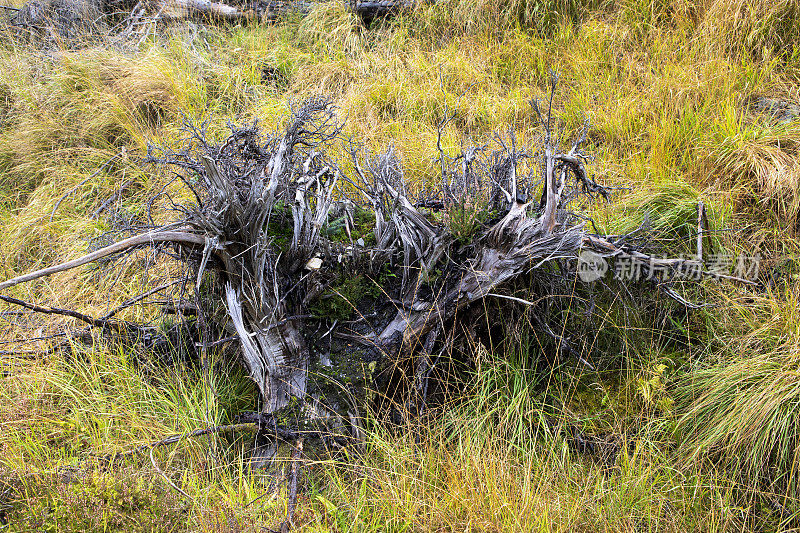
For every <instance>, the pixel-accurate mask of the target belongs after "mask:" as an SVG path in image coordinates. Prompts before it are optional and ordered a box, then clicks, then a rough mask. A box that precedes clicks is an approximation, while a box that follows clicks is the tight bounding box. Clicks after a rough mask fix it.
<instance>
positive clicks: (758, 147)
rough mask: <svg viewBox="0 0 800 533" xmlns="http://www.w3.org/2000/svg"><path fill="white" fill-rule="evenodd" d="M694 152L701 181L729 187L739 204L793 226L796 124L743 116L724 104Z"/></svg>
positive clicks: (799, 136)
mask: <svg viewBox="0 0 800 533" xmlns="http://www.w3.org/2000/svg"><path fill="white" fill-rule="evenodd" d="M698 152H699V155H700V157H701V161H702V163H701V165H700V167H699V172H700V173H701V175H700V179H701V180H702V181H703V182H705V183H708V184H713V185H715V186H716V187H718V188H724V189H726V190H728V191H730V196H731V197H732V198H734V199H736V201H737V202H738V203H739V206H740V207H741V208H742V210H744V211H750V212H751V213H753V212H755V213H758V214H759V215H760V217H763V218H764V219H768V220H770V221H771V222H772V223H774V224H777V225H778V226H779V227H783V228H785V229H788V230H790V231H796V230H797V228H798V226H797V221H798V216H800V163H798V160H799V159H798V158H799V157H800V125H798V124H797V123H788V124H776V123H764V122H751V121H747V120H746V117H745V115H744V113H741V112H739V111H737V110H735V109H733V108H731V107H728V106H726V107H725V108H723V111H722V114H721V116H720V117H719V119H718V121H716V122H715V124H714V126H713V127H712V129H711V132H710V135H708V137H707V138H705V139H704V140H703V141H702V143H701V144H700V145H699V147H698ZM772 213H774V215H771V214H772Z"/></svg>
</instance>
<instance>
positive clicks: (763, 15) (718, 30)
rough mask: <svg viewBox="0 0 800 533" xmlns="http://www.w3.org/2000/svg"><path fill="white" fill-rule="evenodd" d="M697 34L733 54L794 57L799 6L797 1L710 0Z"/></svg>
mask: <svg viewBox="0 0 800 533" xmlns="http://www.w3.org/2000/svg"><path fill="white" fill-rule="evenodd" d="M698 34H699V37H700V38H701V39H703V40H704V41H705V44H706V45H707V46H710V47H711V48H716V49H719V50H722V51H724V52H725V53H728V54H731V55H734V56H736V55H752V56H754V57H757V58H764V57H770V56H774V55H782V56H789V57H791V56H792V55H793V54H794V50H795V49H796V47H797V46H798V43H800V5H798V4H797V2H795V1H794V0H712V1H708V0H707V5H706V9H705V13H704V16H703V19H702V21H701V23H700V26H699V28H698Z"/></svg>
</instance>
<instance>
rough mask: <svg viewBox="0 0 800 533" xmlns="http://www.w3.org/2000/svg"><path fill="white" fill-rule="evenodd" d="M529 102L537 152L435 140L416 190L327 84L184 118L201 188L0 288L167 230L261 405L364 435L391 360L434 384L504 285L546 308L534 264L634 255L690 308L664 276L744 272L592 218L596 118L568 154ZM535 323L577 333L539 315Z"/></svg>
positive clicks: (160, 158)
mask: <svg viewBox="0 0 800 533" xmlns="http://www.w3.org/2000/svg"><path fill="white" fill-rule="evenodd" d="M555 89H556V78H555V76H554V79H553V86H552V92H553V93H554V92H555ZM551 105H552V103H551ZM550 107H551V106H550ZM533 111H534V113H536V115H537V116H538V118H539V120H540V122H541V124H542V127H543V129H544V132H545V133H544V139H543V141H542V142H543V146H542V147H541V148H540V149H539V150H534V149H526V150H520V149H518V148H517V146H516V144H517V143H516V139H515V138H514V136H513V135H511V136H510V138H507V139H504V138H501V137H497V138H496V142H497V144H498V149H497V150H495V151H493V152H489V151H488V149H487V146H484V147H466V148H464V149H463V150H462V151H461V153H459V154H457V155H455V156H448V155H446V154H445V153H444V150H443V149H441V143H439V147H440V163H441V172H442V176H441V180H440V183H441V188H440V190H436V191H433V192H432V191H430V190H427V192H426V193H425V194H417V195H414V194H412V193H411V192H410V191H409V187H408V185H407V183H406V182H405V178H404V175H403V168H402V164H401V162H400V159H399V157H397V155H396V154H395V153H394V151H393V150H388V151H387V152H385V153H382V154H379V155H377V156H372V155H370V154H368V153H366V152H365V151H364V150H363V149H362V148H361V147H359V146H357V145H356V144H355V143H353V142H352V140H349V139H344V138H342V136H341V129H342V124H341V123H340V122H339V121H338V119H337V117H336V114H335V108H334V107H333V105H332V103H331V102H330V101H329V100H328V99H327V98H313V99H310V100H308V101H306V102H304V103H303V104H301V105H297V106H294V107H292V109H291V114H290V117H289V120H288V122H287V125H286V127H285V129H284V130H283V131H280V132H277V133H275V134H273V135H266V136H265V135H264V134H263V133H262V132H260V131H259V130H258V129H257V128H256V127H255V126H249V127H244V128H234V129H233V130H232V133H231V135H230V136H229V137H228V139H226V140H225V141H224V142H223V143H222V144H220V145H213V144H211V143H209V142H208V141H207V139H206V137H205V133H204V131H203V130H202V129H197V128H196V127H194V126H193V125H191V124H187V130H188V131H189V134H190V138H189V139H188V144H187V146H188V148H186V149H184V150H183V151H181V152H169V151H168V152H163V153H160V152H159V153H156V152H153V153H151V154H150V161H152V162H154V163H157V164H161V165H171V166H174V167H179V169H182V170H181V171H182V172H183V174H182V175H183V177H184V179H185V184H186V186H187V187H188V188H190V189H191V190H192V192H193V193H194V197H195V198H196V200H197V201H196V203H195V204H194V205H188V206H183V207H182V208H181V209H180V210H179V211H177V212H178V213H180V216H179V219H178V220H176V221H175V222H174V223H173V224H170V225H169V226H165V227H164V228H162V229H156V230H151V231H149V232H147V233H144V234H142V235H138V236H135V237H132V238H129V239H126V240H124V241H120V242H119V243H116V244H114V245H111V246H109V247H106V248H103V249H101V250H98V251H96V252H93V253H91V254H88V255H86V256H84V257H81V258H79V259H76V260H73V261H69V262H67V263H64V264H61V265H56V266H53V267H49V268H46V269H43V270H40V271H37V272H33V273H30V274H25V275H21V276H18V277H16V278H13V279H11V280H8V281H6V282H3V283H0V289H6V288H9V287H12V286H13V285H16V284H19V283H23V282H26V281H30V280H33V279H36V278H39V277H42V276H46V275H50V274H54V273H56V272H62V271H65V270H68V269H73V268H77V267H80V266H82V265H85V264H87V263H89V262H91V261H95V260H98V259H100V258H103V257H107V256H108V255H110V254H118V253H122V252H125V251H127V250H130V249H132V248H135V247H140V246H142V245H147V244H155V243H171V244H173V245H174V246H176V247H177V248H178V249H179V251H180V253H179V254H177V255H174V256H173V257H175V258H176V259H179V260H182V261H185V262H186V264H188V265H189V266H190V267H191V273H190V275H189V277H190V279H192V280H195V284H196V286H197V288H198V289H199V288H200V287H205V290H203V291H198V294H201V293H202V294H203V295H204V296H203V298H205V300H204V301H200V300H199V299H198V303H199V306H200V307H199V308H198V315H201V316H202V315H203V311H202V306H204V305H210V306H212V307H213V306H214V304H221V305H222V306H223V307H224V309H225V311H226V313H227V316H228V326H227V330H228V331H227V332H225V333H224V335H222V340H219V339H210V342H209V343H206V342H205V341H204V346H210V345H214V344H221V343H223V342H226V341H228V340H230V337H234V338H238V340H239V345H240V353H241V360H242V362H243V364H244V365H245V366H246V368H247V370H248V371H249V374H250V377H251V378H252V380H253V382H254V383H255V384H256V386H257V387H258V389H259V391H260V393H261V400H262V401H261V412H262V413H264V414H268V415H273V414H275V415H276V416H277V415H278V414H279V413H280V412H281V411H282V410H284V409H295V408H297V411H296V414H302V416H301V419H305V420H317V421H324V422H325V424H326V425H327V427H334V428H335V427H338V428H340V429H341V428H343V427H345V426H349V427H350V428H351V432H352V433H356V434H357V432H358V420H359V418H360V417H361V416H362V414H363V413H361V410H362V409H363V408H364V407H365V406H367V405H368V404H369V401H370V400H369V399H370V398H373V397H374V394H373V392H374V391H376V390H377V391H378V392H379V394H385V395H391V394H392V393H391V392H390V391H389V390H388V389H387V387H388V386H389V383H390V382H392V381H393V380H394V379H395V378H393V377H392V376H394V374H393V372H394V370H393V369H396V368H398V365H402V364H403V363H402V362H403V361H412V368H410V369H409V372H408V373H407V375H409V376H410V381H412V382H413V383H412V384H411V385H409V387H408V388H409V389H413V390H416V394H422V395H426V394H427V390H428V376H429V374H430V371H431V367H432V366H433V365H434V362H433V361H435V358H436V354H439V353H442V352H443V351H444V350H446V349H447V348H448V346H450V347H452V346H453V343H454V342H455V340H456V339H455V337H456V336H457V335H458V334H457V333H456V328H455V323H456V321H458V320H459V317H460V316H462V315H468V314H469V313H470V312H473V311H474V312H481V311H480V310H481V309H482V308H481V307H480V302H481V301H482V300H484V299H485V298H494V297H496V296H501V297H506V298H508V300H510V301H516V302H520V303H525V304H526V305H528V304H530V305H535V304H534V303H532V302H528V301H527V300H523V299H520V298H517V297H515V296H513V295H511V294H508V292H507V291H508V290H509V288H511V287H513V286H514V283H515V282H516V281H517V280H519V279H521V277H522V276H523V275H525V276H530V275H532V274H535V273H537V272H560V273H561V274H560V275H561V276H563V277H565V278H574V268H575V264H576V260H577V258H578V256H579V254H581V253H582V252H584V251H587V250H588V251H591V252H593V253H594V254H596V255H597V256H600V257H604V258H608V259H612V258H613V259H614V260H620V259H621V258H622V259H625V260H627V261H630V262H633V263H635V264H636V265H637V266H638V267H639V268H640V269H641V271H642V273H643V274H645V275H646V277H649V278H651V279H653V280H655V281H657V287H658V288H660V289H663V290H664V291H665V294H667V295H668V296H671V297H673V298H674V299H676V300H677V301H679V302H680V303H681V304H683V305H690V304H689V302H687V301H686V300H684V299H683V298H681V297H680V296H679V295H678V294H677V292H675V291H674V290H673V289H672V288H671V287H670V285H669V277H670V272H675V271H677V270H679V269H682V268H691V269H693V270H694V271H695V272H698V273H699V274H701V275H704V276H712V277H727V278H729V279H736V280H738V281H744V282H747V280H739V279H738V278H734V277H732V276H722V275H719V274H716V273H711V272H707V271H704V270H703V265H702V259H701V258H699V259H698V260H685V259H670V258H656V257H653V256H651V255H649V254H648V253H646V251H645V250H642V249H637V248H636V247H635V246H633V245H632V244H630V242H628V241H627V240H626V239H625V237H624V236H623V237H619V236H617V237H614V236H605V235H598V234H596V233H592V232H590V231H589V229H588V227H587V224H586V222H585V217H583V216H577V215H575V214H573V212H572V211H571V204H572V202H573V201H574V200H575V199H576V198H585V199H589V200H592V199H595V198H597V197H602V198H605V199H608V196H609V192H610V189H608V188H607V187H604V186H602V185H600V184H598V183H596V182H595V181H594V180H593V179H592V178H591V177H590V176H589V175H588V173H587V169H586V165H585V162H586V161H587V160H588V157H587V156H586V155H585V154H584V153H583V152H582V151H581V148H582V145H583V143H584V141H585V139H586V132H587V130H588V123H587V124H586V125H585V126H584V128H583V130H582V131H581V133H580V135H579V136H578V138H577V139H576V140H575V141H574V142H573V143H572V144H571V145H570V148H569V150H567V151H566V152H562V151H561V150H560V149H559V147H558V146H559V145H558V143H557V140H556V139H554V138H553V136H552V134H551V131H552V126H551V122H552V117H551V116H550V111H549V110H548V113H547V115H548V116H547V117H546V118H545V116H544V114H543V113H542V112H540V109H539V106H538V104H536V103H534V105H533ZM442 124H443V125H444V124H446V121H443V122H442ZM343 161H344V162H343ZM523 161H527V163H526V164H525V165H523ZM570 268H572V269H573V275H570V274H569V272H568V270H569V269H570ZM656 271H658V272H659V275H658V276H656ZM359 284H360V285H359ZM601 286H604V285H602V284H601ZM198 298H199V297H198ZM495 318H497V317H494V318H491V317H490V318H489V319H488V320H493V319H495ZM90 323H91V322H90ZM535 325H538V326H537V327H540V328H541V329H542V331H543V332H545V333H546V334H547V335H549V336H551V337H552V338H553V339H554V341H555V342H556V343H557V344H558V345H562V344H564V343H565V342H566V340H565V338H564V337H563V336H561V335H558V334H556V333H554V331H553V328H551V327H550V326H549V325H548V324H547V316H546V315H545V314H544V312H543V313H542V314H540V315H539V316H537V317H536V320H535ZM217 341H219V342H217ZM560 347H561V348H563V346H560ZM579 356H580V355H579ZM580 360H581V361H584V362H585V359H583V358H582V356H581V359H580ZM587 364H588V363H587ZM371 391H372V392H371ZM395 400H397V399H395ZM424 400H425V399H424V397H423V398H422V401H421V402H417V403H418V405H423V404H424ZM396 403H397V402H396ZM411 403H414V402H411ZM406 405H410V404H408V403H406ZM420 410H421V408H420Z"/></svg>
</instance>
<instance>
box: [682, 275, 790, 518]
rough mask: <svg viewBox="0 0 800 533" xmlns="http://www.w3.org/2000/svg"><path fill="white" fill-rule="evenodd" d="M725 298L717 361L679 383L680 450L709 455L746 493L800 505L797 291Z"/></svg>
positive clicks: (698, 457)
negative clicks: (736, 299)
mask: <svg viewBox="0 0 800 533" xmlns="http://www.w3.org/2000/svg"><path fill="white" fill-rule="evenodd" d="M748 300H749V301H748V303H747V305H745V304H743V303H737V302H734V301H729V302H728V304H727V305H728V306H729V309H730V312H729V313H726V315H727V317H728V321H727V323H720V322H718V323H717V327H718V328H720V329H721V331H724V332H725V333H724V334H721V335H720V338H719V341H720V342H722V343H725V344H726V349H725V350H724V355H722V356H720V357H719V359H718V360H717V361H716V362H712V363H710V364H709V363H706V364H702V365H701V366H700V367H699V368H697V369H696V370H694V371H693V372H691V373H688V374H686V375H685V376H684V377H683V378H682V379H681V380H680V383H679V389H678V391H679V392H678V395H677V400H678V404H679V405H680V406H681V410H682V413H683V414H682V417H681V418H680V420H679V422H678V425H677V434H678V435H679V436H680V437H679V438H680V440H681V449H682V452H683V453H684V454H685V455H686V456H688V457H690V458H691V459H693V460H701V459H706V458H711V459H713V460H715V461H717V462H719V464H721V465H723V466H724V468H725V469H726V470H727V471H728V472H729V474H730V475H731V476H733V478H734V479H735V480H737V481H738V482H739V483H741V486H742V488H743V489H744V490H745V491H746V492H748V493H749V494H750V495H751V496H752V495H757V496H758V495H760V496H766V497H767V499H768V500H770V501H772V502H774V501H780V505H782V506H784V507H786V508H787V509H788V510H790V512H791V513H798V512H800V507H798V501H797V498H796V495H797V494H798V490H800V446H798V440H797V428H798V425H799V424H800V418H798V417H800V326H799V325H800V316H798V309H800V296H798V292H797V290H796V289H795V288H787V287H786V286H784V287H782V288H780V289H778V290H777V291H776V292H774V293H768V294H767V295H766V296H761V297H752V296H751V297H749V298H748Z"/></svg>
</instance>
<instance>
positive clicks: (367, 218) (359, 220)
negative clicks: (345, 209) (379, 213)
mask: <svg viewBox="0 0 800 533" xmlns="http://www.w3.org/2000/svg"><path fill="white" fill-rule="evenodd" d="M353 223H354V226H353V227H352V228H350V235H349V236H348V235H347V229H346V227H345V226H346V221H345V216H344V215H342V216H340V217H338V218H334V219H333V220H329V221H328V223H327V224H326V225H325V227H324V228H323V230H322V231H323V234H324V235H325V236H326V237H327V238H328V239H330V240H331V241H333V242H341V243H344V242H350V238H352V239H353V241H357V240H358V239H362V238H363V239H364V242H365V243H366V244H371V243H374V242H375V233H374V229H375V213H373V212H372V211H370V210H368V209H364V208H362V207H360V206H356V208H355V210H354V211H353Z"/></svg>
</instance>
